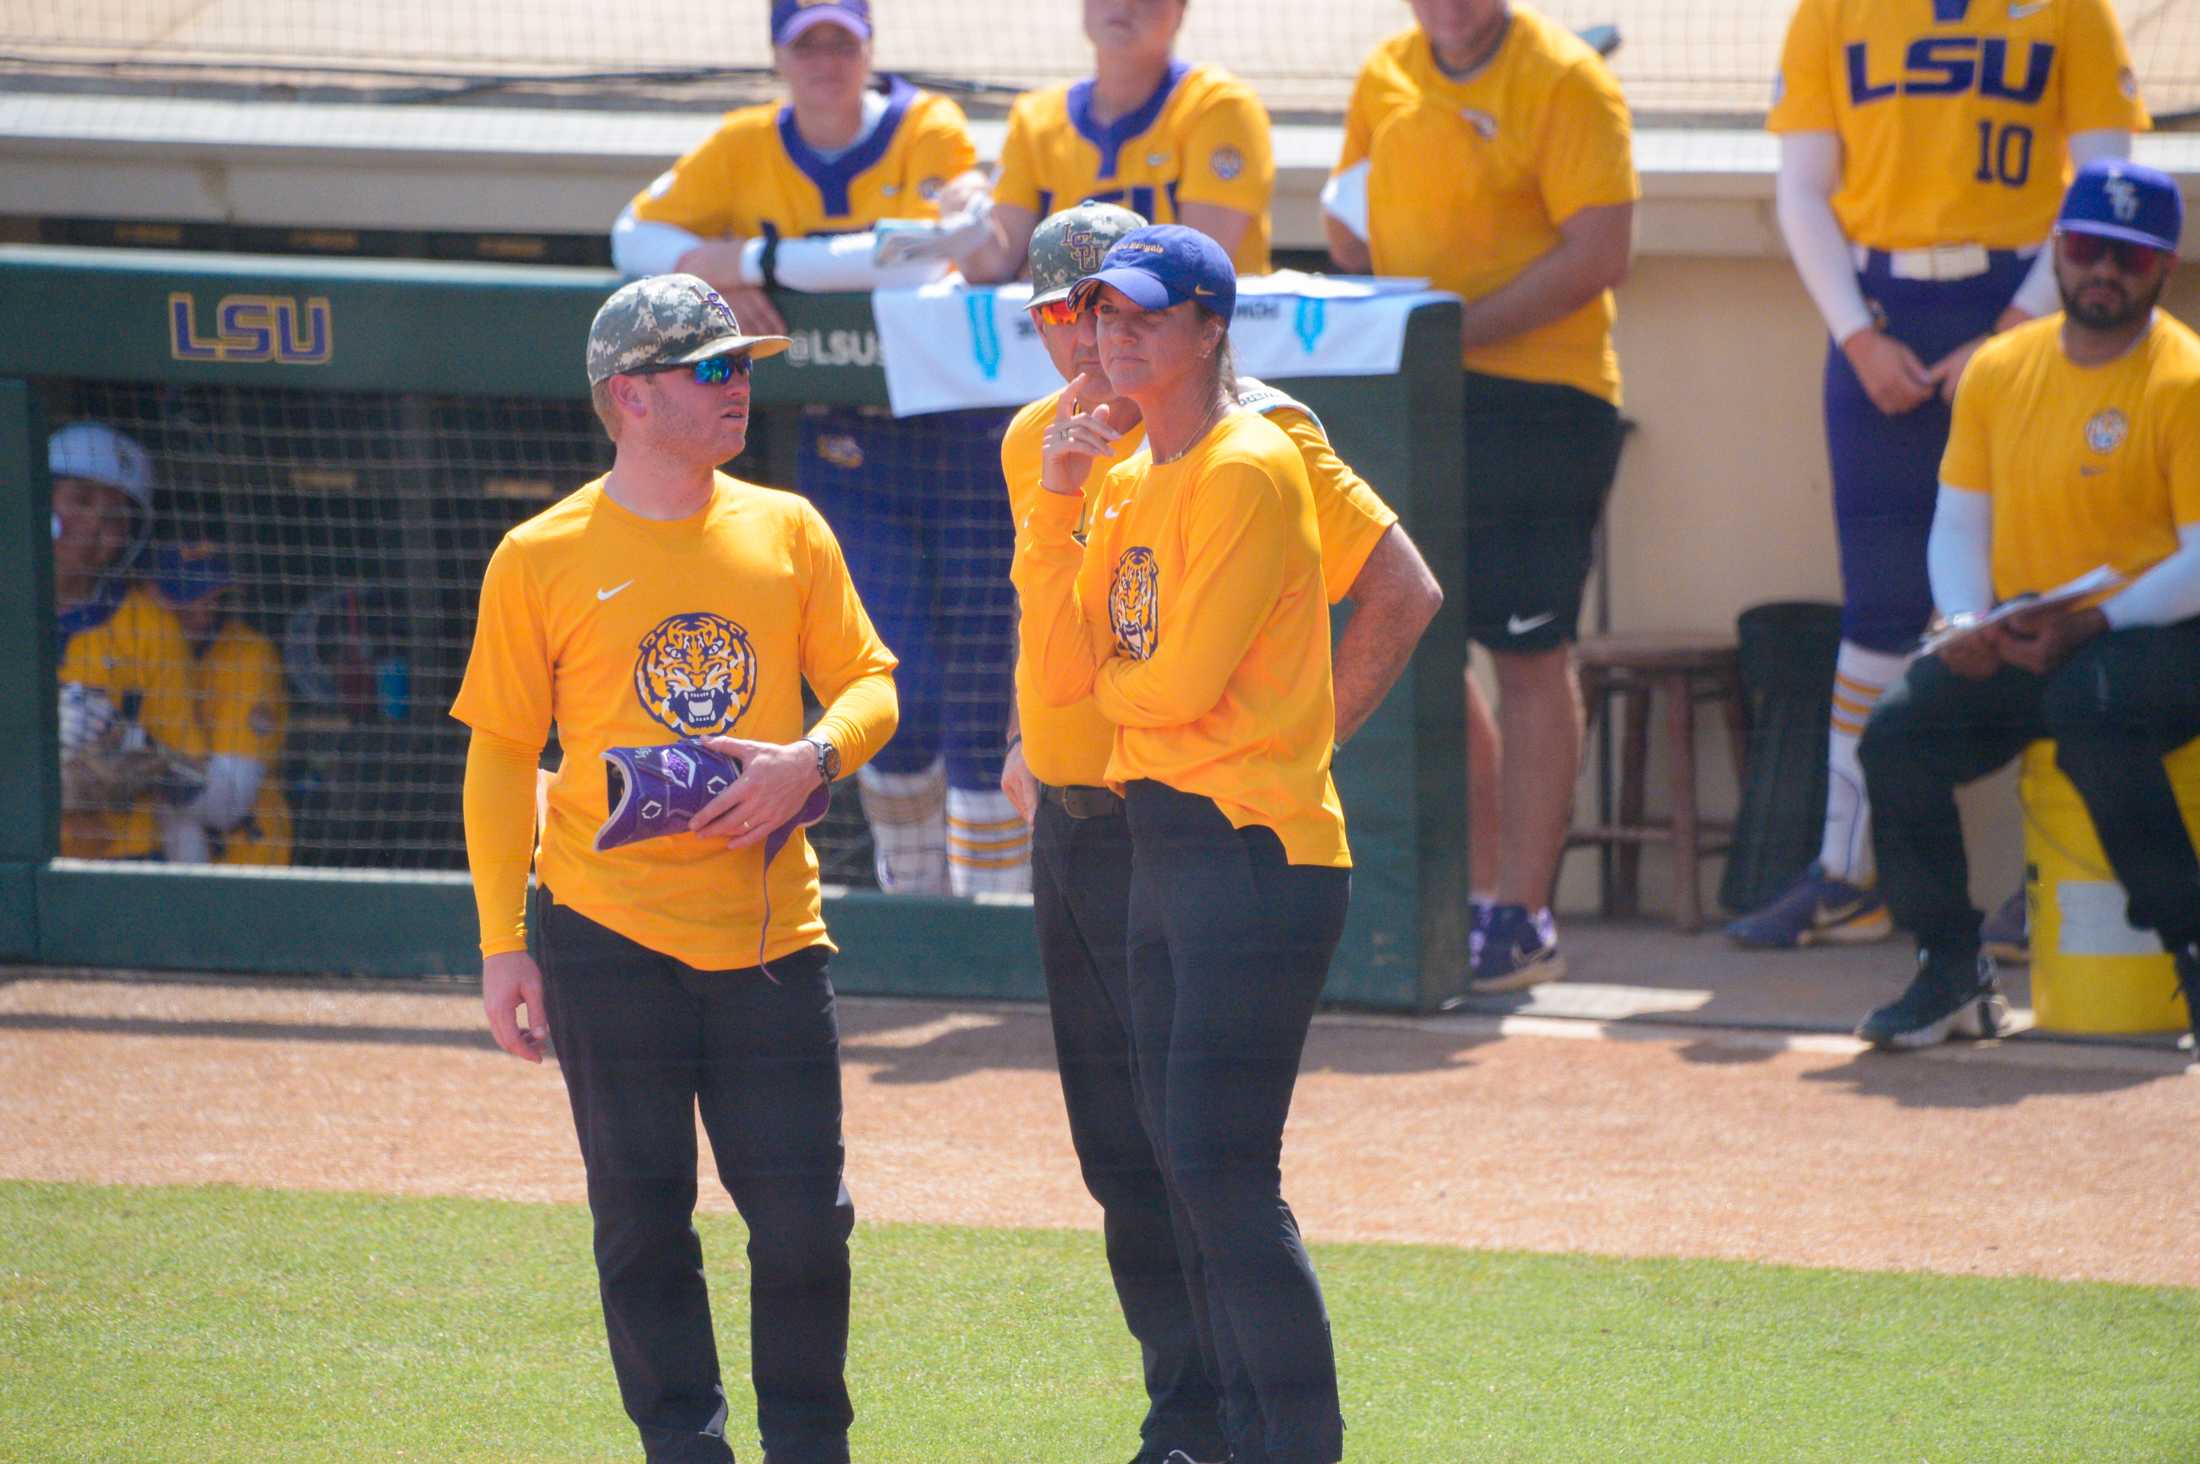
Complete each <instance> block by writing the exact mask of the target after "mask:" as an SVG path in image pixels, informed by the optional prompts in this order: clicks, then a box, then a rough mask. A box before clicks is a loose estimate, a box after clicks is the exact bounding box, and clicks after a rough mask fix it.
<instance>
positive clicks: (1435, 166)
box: [1337, 4, 1642, 403]
mask: <svg viewBox="0 0 2200 1464" xmlns="http://www.w3.org/2000/svg"><path fill="white" fill-rule="evenodd" d="M1362 161H1365V162H1366V163H1367V164H1368V174H1367V219H1368V231H1369V238H1368V248H1369V251H1370V253H1371V254H1372V255H1373V258H1374V268H1375V272H1376V273H1377V274H1386V275H1416V276H1421V277H1424V278H1426V279H1427V280H1429V282H1430V283H1432V284H1434V285H1435V286H1436V287H1437V288H1438V289H1442V290H1452V291H1455V292H1457V293H1458V294H1459V295H1460V296H1461V297H1462V298H1463V299H1466V300H1468V301H1470V302H1471V301H1474V300H1478V299H1480V298H1481V297H1482V296H1484V295H1487V294H1489V293H1491V292H1492V291H1494V290H1496V289H1498V288H1499V287H1500V286H1502V285H1505V284H1507V283H1509V282H1510V281H1511V280H1512V279H1513V278H1514V277H1515V276H1517V275H1518V274H1519V273H1520V272H1521V271H1522V270H1524V269H1526V268H1527V267H1528V266H1529V265H1531V264H1533V263H1534V262H1535V261H1536V260H1538V259H1540V258H1542V257H1543V256H1544V255H1546V254H1548V253H1550V252H1551V250H1552V249H1553V248H1554V247H1556V245H1557V244H1558V242H1559V227H1560V225H1562V224H1564V223H1565V222H1566V221H1567V220H1568V219H1570V218H1572V217H1573V216H1574V215H1575V214H1577V213H1579V212H1581V210H1583V209H1585V208H1599V207H1608V206H1612V205H1618V204H1627V203H1632V202H1634V201H1635V199H1637V198H1638V197H1640V196H1641V192H1642V190H1641V187H1640V186H1639V184H1638V183H1637V181H1636V178H1635V164H1634V151H1633V127H1632V123H1631V121H1630V119H1629V117H1628V112H1627V101H1626V98H1625V97H1623V96H1622V95H1621V94H1620V89H1619V83H1618V82H1617V81H1615V80H1613V78H1612V73H1611V72H1610V71H1609V70H1607V69H1606V68H1605V65H1604V62H1603V61H1602V60H1601V59H1600V58H1599V57H1598V56H1597V54H1596V52H1595V51H1593V50H1591V49H1590V48H1589V47H1588V46H1587V45H1586V44H1584V43H1583V42H1582V40H1581V39H1580V37H1578V36H1576V35H1575V34H1574V33H1573V32H1572V31H1570V30H1568V29H1566V28H1565V27H1564V26H1562V25H1559V24H1558V23H1556V22H1555V21H1553V20H1551V19H1550V18H1549V17H1547V16H1545V15H1543V14H1541V13H1540V12H1538V11H1536V10H1534V9H1532V8H1530V7H1528V6H1526V5H1522V4H1515V5H1514V6H1513V7H1512V23H1511V25H1510V26H1509V27H1508V29H1507V30H1506V33H1505V39H1504V40H1503V42H1502V43H1501V44H1500V45H1499V46H1498V49H1497V54H1496V55H1495V56H1493V57H1491V58H1490V60H1489V62H1488V63H1487V64H1486V65H1484V66H1483V67H1482V69H1481V70H1479V71H1477V72H1476V73H1475V74H1474V75H1472V76H1470V77H1468V78H1467V79H1466V80H1465V81H1454V80H1452V79H1451V78H1450V77H1448V76H1446V75H1445V74H1444V73H1443V71H1442V70H1441V69H1440V68H1439V67H1438V66H1437V64H1436V56H1435V53H1434V52H1433V51H1432V50H1431V49H1430V46H1429V41H1428V37H1427V35H1426V34H1424V33H1423V32H1422V31H1421V30H1420V29H1419V28H1418V27H1416V28H1415V29H1413V30H1410V31H1407V32H1405V33H1404V34H1403V35H1399V36H1394V37H1392V38H1391V39H1390V40H1388V41H1385V42H1384V43H1383V44H1382V45H1380V46H1378V47H1376V49H1375V52H1374V54H1373V55H1371V56H1370V57H1368V59H1367V64H1366V65H1364V66H1363V67H1361V68H1360V76H1359V81H1358V82H1357V83H1356V84H1355V85H1354V87H1353V89H1352V104H1351V108H1350V110H1349V111H1348V112H1347V113H1346V116H1345V134H1344V151H1343V153H1342V154H1341V155H1340V156H1339V158H1338V160H1337V170H1338V171H1339V172H1342V171H1343V170H1344V169H1346V168H1349V167H1352V166H1354V165H1355V164H1358V163H1360V162H1362ZM1616 315H1617V308H1616V307H1615V305H1614V304H1613V301H1612V292H1611V291H1609V290H1605V291H1603V292H1601V293H1599V294H1598V295H1597V297H1596V298H1595V299H1593V300H1591V301H1589V302H1588V303H1586V304H1584V305H1583V306H1581V308H1579V309H1578V310H1575V311H1573V312H1572V313H1570V314H1568V315H1566V316H1564V317H1562V318H1560V319H1558V320H1554V321H1551V322H1549V323H1548V324H1545V325H1540V326H1537V327H1535V328H1534V329H1532V330H1527V331H1523V332H1521V333H1520V334H1519V335H1516V336H1513V337H1511V338H1509V339H1507V340H1502V341H1499V342H1497V343H1495V344H1494V345H1487V346H1476V347H1474V348H1472V349H1469V350H1466V351H1464V352H1463V353H1462V354H1461V357H1460V361H1461V364H1463V365H1464V366H1465V367H1466V368H1467V369H1468V370H1470V371H1481V372H1486V373H1488V374H1489V375H1492V376H1507V377H1513V378H1516V379H1519V380H1523V381H1548V382H1557V383H1561V384H1563V385H1566V386H1572V387H1578V388H1579V389H1581V390H1582V391H1585V392H1588V393H1589V394H1590V395H1591V396H1596V397H1601V398H1602V399H1604V400H1605V401H1608V402H1614V403H1616V402H1618V401H1619V398H1620V377H1619V356H1618V353H1617V352H1615V351H1614V350H1613V349H1612V322H1613V320H1614V318H1615V317H1616Z"/></svg>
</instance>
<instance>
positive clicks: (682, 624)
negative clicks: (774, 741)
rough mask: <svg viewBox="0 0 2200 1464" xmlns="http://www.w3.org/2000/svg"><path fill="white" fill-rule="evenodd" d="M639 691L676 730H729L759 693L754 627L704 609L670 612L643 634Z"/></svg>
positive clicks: (687, 733)
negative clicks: (752, 643) (750, 628)
mask: <svg viewBox="0 0 2200 1464" xmlns="http://www.w3.org/2000/svg"><path fill="white" fill-rule="evenodd" d="M634 695H635V696H636V697H637V698H639V699H640V701H641V703H642V708H643V710H645V711H647V712H648V713H649V715H650V716H651V717H653V718H655V719H656V720H657V721H658V722H660V723H662V724H663V725H664V726H665V727H666V728H668V729H669V730H671V731H672V732H673V733H674V734H675V735H677V736H681V737H708V736H711V735H714V734H716V733H720V732H730V731H731V730H733V724H734V723H736V722H738V721H740V720H741V714H742V713H743V712H746V711H747V710H748V709H749V703H750V702H751V701H752V700H754V699H755V696H756V652H755V650H754V649H753V648H751V646H750V645H749V633H748V632H747V631H745V630H743V629H742V628H741V627H740V626H738V625H736V624H734V623H733V622H732V621H730V620H728V619H726V617H725V616H723V615H713V614H711V613H709V612H708V611H704V610H691V611H689V612H688V613H687V614H685V615H674V616H671V617H669V618H668V619H666V620H664V621H663V622H661V623H660V624H659V625H658V626H657V628H656V629H655V630H652V631H651V632H650V633H649V634H648V635H645V636H643V637H642V644H641V654H640V655H638V656H637V657H635V660H634Z"/></svg>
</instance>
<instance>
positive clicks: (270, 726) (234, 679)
mask: <svg viewBox="0 0 2200 1464" xmlns="http://www.w3.org/2000/svg"><path fill="white" fill-rule="evenodd" d="M190 695H191V702H192V705H193V707H194V708H195V709H196V711H197V714H198V719H199V726H200V727H201V728H202V729H203V730H204V732H205V734H206V750H207V752H208V753H209V754H211V755H213V756H215V757H243V758H251V759H252V760H253V761H255V762H257V763H259V764H260V766H261V768H262V769H263V770H264V771H263V773H262V775H261V778H260V791H259V794H258V796H257V797H256V798H255V799H254V800H253V804H252V816H251V817H250V818H249V819H247V820H246V821H245V822H244V823H242V824H239V825H238V826H237V827H236V828H233V829H230V830H227V831H226V832H224V833H223V834H222V835H221V853H220V855H219V856H218V857H217V858H216V860H215V862H216V863H218V864H256V865H269V864H288V863H290V852H291V828H290V804H289V801H288V800H286V799H285V798H284V797H283V789H282V776H281V775H282V762H283V734H284V732H285V731H286V730H287V729H288V727H289V724H290V705H289V701H288V699H287V698H286V696H285V695H284V692H283V663H282V658H281V656H279V655H278V654H277V653H276V650H275V643H274V642H273V641H271V640H269V639H268V638H267V637H266V636H264V635H262V634H260V633H259V632H258V631H256V630H254V629H252V627H250V626H248V625H246V624H245V623H244V622H243V621H241V620H238V619H235V618H234V617H232V618H230V619H227V620H224V621H223V622H222V624H221V627H220V629H218V630H216V631H215V632H214V636H213V638H212V639H211V640H209V641H208V642H207V644H206V648H205V649H204V650H202V651H200V652H199V653H198V655H197V656H195V657H193V658H192V662H191V670H190Z"/></svg>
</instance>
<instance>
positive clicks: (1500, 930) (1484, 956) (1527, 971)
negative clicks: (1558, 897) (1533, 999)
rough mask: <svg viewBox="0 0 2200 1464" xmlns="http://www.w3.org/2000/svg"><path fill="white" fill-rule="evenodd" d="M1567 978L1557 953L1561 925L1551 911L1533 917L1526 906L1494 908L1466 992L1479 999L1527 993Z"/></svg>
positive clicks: (1498, 906)
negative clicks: (1550, 982)
mask: <svg viewBox="0 0 2200 1464" xmlns="http://www.w3.org/2000/svg"><path fill="white" fill-rule="evenodd" d="M1565 975H1566V958H1565V957H1564V956H1561V955H1560V954H1559V953H1558V924H1557V922H1556V921H1554V920H1552V919H1551V912H1550V911H1549V910H1538V911H1537V912H1536V913H1535V914H1533V915H1530V914H1529V913H1528V909H1527V907H1526V906H1525V905H1493V906H1491V907H1490V914H1489V923H1488V925H1487V926H1486V927H1485V928H1484V930H1483V933H1482V948H1481V950H1480V951H1479V952H1478V953H1477V954H1476V955H1475V958H1474V974H1473V975H1472V976H1470V977H1469V978H1468V979H1467V990H1468V991H1469V992H1471V993H1473V994H1474V995H1476V996H1496V995H1499V994H1501V993H1504V992H1507V991H1525V990H1527V989H1528V988H1529V987H1531V986H1540V985H1542V984H1543V983H1544V982H1546V981H1557V980H1560V979H1562V978H1563V977H1564V976H1565Z"/></svg>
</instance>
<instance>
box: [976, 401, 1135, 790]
mask: <svg viewBox="0 0 2200 1464" xmlns="http://www.w3.org/2000/svg"><path fill="white" fill-rule="evenodd" d="M1067 389H1068V388H1066V387H1065V388H1064V390H1067ZM1061 400H1062V393H1061V392H1059V391H1057V392H1051V393H1049V394H1048V395H1046V396H1043V397H1041V398H1039V399H1038V400H1037V401H1035V402H1033V403H1031V404H1030V405H1029V406H1027V407H1025V408H1024V409H1023V410H1022V411H1020V412H1018V413H1017V414H1016V416H1015V418H1014V420H1012V421H1011V422H1010V423H1009V424H1008V430H1007V432H1005V433H1003V434H1002V436H1001V477H1002V479H1003V480H1004V481H1005V482H1006V483H1007V484H1008V511H1009V516H1010V518H1011V520H1012V521H1013V522H1014V523H1015V525H1016V542H1017V545H1018V546H1019V547H1021V546H1022V544H1023V541H1024V535H1025V533H1026V519H1027V516H1028V515H1029V514H1030V512H1031V506H1032V504H1033V503H1034V502H1036V501H1037V499H1038V496H1039V495H1042V494H1044V493H1046V491H1047V490H1046V489H1045V488H1044V487H1043V486H1042V485H1041V484H1040V482H1039V475H1040V471H1041V468H1042V466H1043V458H1044V456H1045V438H1046V430H1047V424H1048V423H1050V422H1052V421H1053V420H1054V413H1055V410H1056V408H1057V407H1059V405H1060V404H1061ZM1145 442H1146V427H1145V424H1144V423H1143V422H1141V423H1140V424H1139V425H1138V426H1136V427H1133V428H1132V429H1131V430H1130V431H1128V432H1126V433H1124V434H1123V435H1122V436H1121V437H1119V438H1117V439H1116V442H1115V451H1114V453H1113V454H1112V455H1111V456H1109V457H1108V458H1107V459H1105V460H1104V461H1101V462H1097V463H1095V464H1093V469H1092V479H1091V484H1092V485H1093V486H1095V487H1096V486H1097V485H1098V484H1099V482H1100V479H1101V478H1102V477H1103V476H1104V475H1105V474H1106V473H1107V471H1108V470H1109V469H1110V468H1112V467H1114V466H1115V465H1116V464H1117V463H1120V462H1122V461H1123V460H1124V459H1126V458H1128V457H1130V456H1131V455H1132V454H1133V453H1135V452H1137V451H1138V449H1139V448H1141V447H1143V446H1144V445H1145ZM1094 497H1095V495H1094V494H1093V493H1091V492H1087V493H1086V495H1085V496H1084V498H1083V499H1081V500H1079V501H1080V502H1082V503H1086V504H1089V503H1091V502H1092V501H1093V499H1094ZM1074 532H1075V533H1076V534H1077V536H1079V537H1080V538H1081V537H1083V535H1084V533H1085V524H1084V522H1083V520H1082V519H1081V518H1080V520H1079V521H1078V523H1077V525H1076V529H1075V531H1074ZM1037 683H1038V667H1037V665H1036V663H1035V662H1034V661H1033V659H1032V657H1031V653H1030V651H1029V649H1028V648H1027V647H1025V646H1024V645H1023V644H1022V643H1021V641H1020V640H1019V642H1018V644H1017V647H1016V725H1017V727H1018V728H1019V729H1020V730H1021V732H1022V734H1023V739H1024V762H1025V764H1026V765H1027V766H1029V767H1030V769H1031V775H1032V776H1033V777H1034V778H1037V779H1038V780H1039V781H1040V782H1042V783H1047V784H1051V785H1052V786H1054V787H1057V788H1070V787H1090V786H1092V785H1094V784H1097V783H1100V782H1101V781H1103V780H1104V779H1105V778H1106V777H1107V771H1108V752H1109V750H1110V749H1112V748H1113V747H1114V746H1115V727H1114V725H1113V724H1111V723H1110V722H1109V721H1108V719H1107V718H1106V717H1103V716H1101V715H1100V709H1099V708H1098V707H1096V706H1094V705H1093V704H1092V699H1091V698H1090V697H1086V698H1084V699H1082V700H1080V701H1075V702H1072V703H1070V704H1069V705H1067V706H1055V705H1053V704H1052V703H1050V702H1048V701H1047V700H1046V698H1044V697H1042V696H1040V695H1039V693H1038V684H1037Z"/></svg>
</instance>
